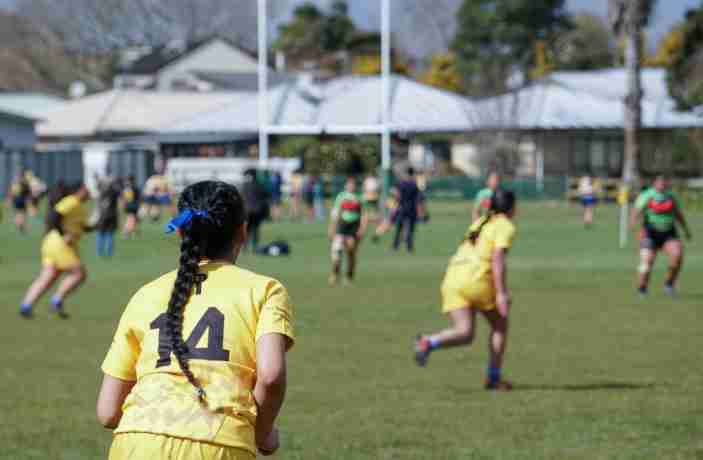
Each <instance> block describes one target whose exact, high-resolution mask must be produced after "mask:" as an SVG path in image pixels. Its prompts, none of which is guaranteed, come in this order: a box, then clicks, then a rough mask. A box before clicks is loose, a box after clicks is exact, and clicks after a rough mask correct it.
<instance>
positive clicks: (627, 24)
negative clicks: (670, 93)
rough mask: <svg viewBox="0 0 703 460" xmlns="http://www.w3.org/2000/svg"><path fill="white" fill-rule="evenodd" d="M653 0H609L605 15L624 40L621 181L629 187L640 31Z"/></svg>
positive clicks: (637, 114)
mask: <svg viewBox="0 0 703 460" xmlns="http://www.w3.org/2000/svg"><path fill="white" fill-rule="evenodd" d="M655 3H656V0H609V3H608V16H609V18H608V19H609V20H610V24H611V25H612V27H613V31H614V32H615V34H616V35H617V36H621V37H624V38H625V43H626V45H625V67H626V69H627V81H628V92H627V96H626V98H625V161H624V162H623V172H622V179H623V182H624V185H625V186H626V187H628V188H631V187H632V186H633V185H634V184H635V183H636V182H637V181H638V179H639V157H640V144H639V130H640V127H641V125H642V81H641V78H640V71H641V62H642V29H643V28H644V27H645V26H646V25H647V22H648V21H649V17H650V16H651V13H652V10H653V8H654V4H655Z"/></svg>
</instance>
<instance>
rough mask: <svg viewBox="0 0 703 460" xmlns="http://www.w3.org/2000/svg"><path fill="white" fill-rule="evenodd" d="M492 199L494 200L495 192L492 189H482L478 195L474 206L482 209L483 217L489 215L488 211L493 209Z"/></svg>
mask: <svg viewBox="0 0 703 460" xmlns="http://www.w3.org/2000/svg"><path fill="white" fill-rule="evenodd" d="M491 198H493V190H491V189H490V188H484V189H481V190H479V192H478V193H477V194H476V199H475V200H474V206H476V207H477V208H478V209H480V212H481V215H482V216H484V215H486V214H488V211H489V210H490V209H491Z"/></svg>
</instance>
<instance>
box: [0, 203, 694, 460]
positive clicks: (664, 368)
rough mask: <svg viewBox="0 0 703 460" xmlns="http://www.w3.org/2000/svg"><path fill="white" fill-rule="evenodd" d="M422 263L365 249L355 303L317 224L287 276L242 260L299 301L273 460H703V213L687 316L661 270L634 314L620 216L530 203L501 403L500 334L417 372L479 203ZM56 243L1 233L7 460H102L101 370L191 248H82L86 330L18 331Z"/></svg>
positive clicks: (0, 448) (165, 241) (290, 231)
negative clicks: (336, 284)
mask: <svg viewBox="0 0 703 460" xmlns="http://www.w3.org/2000/svg"><path fill="white" fill-rule="evenodd" d="M431 212H432V221H431V222H430V223H429V224H427V225H423V226H421V227H420V229H419V236H418V244H417V247H418V250H417V254H416V255H414V256H409V255H406V254H404V253H401V254H398V255H394V254H393V253H392V252H391V251H390V250H389V249H388V245H389V239H388V237H386V239H385V240H384V242H383V245H382V246H374V245H372V244H371V243H370V241H369V240H367V241H366V242H365V243H364V247H363V250H362V255H361V259H360V265H359V266H360V269H359V270H360V271H359V277H358V280H357V282H356V284H355V285H354V286H353V287H349V288H344V289H338V290H335V289H331V288H328V287H326V284H325V282H326V275H327V270H328V260H327V257H328V246H327V242H326V228H325V227H323V226H322V225H303V224H291V223H286V224H280V225H275V226H273V225H268V226H265V227H264V238H263V239H264V240H272V239H277V238H280V237H285V238H286V239H287V240H289V241H290V242H291V245H292V248H293V255H292V257H290V258H255V257H252V256H248V255H246V256H244V257H242V259H241V261H240V264H241V265H242V266H245V267H246V268H250V269H252V270H255V271H259V272H262V273H265V274H269V275H272V276H275V277H277V278H279V279H280V280H281V281H282V282H283V283H284V284H285V285H286V286H287V287H288V288H289V290H290V292H291V295H292V298H293V301H294V304H295V306H296V313H297V332H298V336H299V341H298V344H297V346H296V347H295V348H294V350H293V351H292V352H291V354H290V360H289V368H290V371H289V390H288V399H287V402H286V405H285V407H284V410H283V416H282V418H281V419H280V428H281V431H282V448H281V451H280V454H278V455H277V456H276V457H274V458H280V459H290V460H298V459H300V460H315V459H320V460H322V459H325V460H331V459H345V460H346V459H399V460H401V459H402V460H406V459H418V460H428V459H433V460H449V459H452V460H453V459H554V460H556V459H560V460H561V459H584V460H586V459H588V460H596V459H703V361H702V360H701V358H702V357H703V351H702V350H703V332H702V327H703V281H702V280H703V251H702V250H701V247H703V246H702V244H703V243H702V242H701V240H703V231H702V230H701V229H703V214H700V213H698V214H691V215H689V220H690V223H691V228H692V229H693V232H694V237H696V238H697V239H698V241H695V240H694V241H693V242H691V243H686V249H687V256H686V257H687V259H686V262H685V267H684V271H683V275H682V280H681V281H682V282H681V289H680V297H679V299H678V300H676V301H673V300H671V299H669V298H668V297H666V296H665V295H664V293H663V289H662V285H663V277H664V271H665V267H666V265H665V262H664V259H663V258H661V259H660V260H658V261H657V269H656V272H655V274H654V276H653V282H652V286H651V294H650V295H649V297H648V298H647V299H644V300H642V299H639V298H638V297H637V296H636V295H635V289H634V279H633V277H634V270H635V267H636V264H637V249H636V245H635V244H634V243H632V242H631V244H630V248H629V249H627V250H623V251H620V250H618V249H617V227H616V215H617V211H616V209H615V208H614V207H610V208H599V209H597V211H596V227H595V229H594V230H592V231H585V230H583V228H582V226H581V223H580V214H579V212H580V210H579V209H578V208H575V207H574V208H571V207H567V206H565V205H553V206H552V205H547V204H531V205H526V206H524V207H522V208H520V209H519V215H518V220H517V224H518V237H517V240H516V242H515V248H514V251H513V252H512V253H511V255H510V258H509V266H510V272H509V284H510V285H511V287H512V289H513V299H514V306H513V311H512V315H513V316H512V323H511V328H512V329H511V337H510V344H509V349H508V354H507V363H506V371H505V372H506V376H507V377H508V378H509V379H511V380H513V381H514V383H515V384H516V386H517V389H516V391H514V392H512V393H509V394H506V393H502V394H496V393H489V392H485V391H484V390H483V389H482V381H483V371H484V368H485V361H486V355H487V351H486V326H485V324H484V323H483V322H481V323H479V334H478V336H477V338H476V342H475V343H474V346H473V347H472V348H470V349H458V350H452V351H446V352H442V353H438V354H435V355H433V356H432V357H431V358H430V363H429V367H428V368H427V369H418V368H416V367H415V365H414V363H413V362H412V359H411V344H412V339H413V338H414V336H415V335H416V333H417V332H419V331H431V330H435V329H438V328H439V327H442V326H443V325H444V324H445V320H444V318H443V317H442V316H441V315H440V313H439V306H438V305H439V283H440V280H441V278H442V275H443V271H444V269H445V267H446V262H447V259H448V257H449V256H450V255H451V253H452V252H453V251H454V250H455V248H456V244H457V242H458V240H459V238H460V237H461V235H462V234H463V231H464V228H465V226H466V224H467V216H468V205H467V204H465V203H454V204H447V203H441V204H439V203H435V204H434V205H432V206H431ZM40 234H41V228H40V225H39V224H38V223H36V222H35V223H34V226H33V228H32V232H31V235H30V236H29V237H21V236H19V235H17V234H16V233H15V231H14V229H13V227H12V225H11V215H10V213H9V212H5V219H4V221H3V222H2V223H1V224H0V240H1V241H2V249H1V250H0V283H1V284H2V289H1V290H0V304H1V305H2V306H3V308H2V309H0V349H1V350H2V351H1V352H0V356H1V357H2V358H0V375H1V376H2V378H0V394H2V397H0V413H1V414H2V415H1V416H0V459H13V460H15V459H17V460H24V459H52V460H53V459H57V460H58V459H61V460H78V459H100V458H106V452H107V448H108V446H109V442H110V433H109V432H107V431H105V430H103V429H102V428H101V427H99V425H98V423H97V421H96V419H95V415H94V404H95V399H96V394H97V388H98V384H99V381H100V378H101V374H100V371H99V366H100V363H101V361H102V358H103V357H104V354H105V352H106V350H107V347H108V345H109V343H110V341H111V337H112V334H113V331H114V328H115V327H116V325H117V320H118V318H119V315H120V314H121V311H122V308H123V307H124V305H125V303H126V302H127V300H128V298H129V297H130V296H131V294H132V293H133V292H134V291H135V290H136V289H137V288H139V287H140V286H141V285H142V284H144V283H145V282H147V281H149V280H151V279H153V278H155V277H156V276H158V275H159V274H161V273H163V272H165V271H168V270H170V269H173V268H175V264H176V263H177V251H178V246H177V242H176V238H175V237H172V236H167V235H164V234H163V231H162V228H161V227H160V226H156V225H147V226H146V227H145V228H144V234H143V235H142V238H141V239H140V240H134V241H124V240H122V239H119V240H118V241H117V255H116V256H115V258H114V259H113V260H111V261H104V260H98V259H97V257H96V256H95V255H94V248H93V244H94V237H93V236H90V235H89V236H87V237H86V238H85V239H84V241H83V254H84V258H85V261H86V264H87V266H88V269H89V280H88V283H87V285H86V286H84V287H83V288H82V290H80V292H79V293H78V295H76V296H75V297H72V298H71V299H70V300H69V302H68V303H67V305H66V307H67V310H68V311H69V312H70V313H71V314H72V315H73V316H72V319H71V320H69V321H67V322H62V321H60V320H58V319H55V318H51V317H49V316H48V314H47V305H48V300H47V299H46V298H45V299H43V301H42V302H40V303H39V304H38V305H37V309H36V313H37V318H36V319H35V320H33V321H31V322H28V321H24V320H21V319H20V318H19V316H18V314H17V309H18V306H19V301H20V299H21V296H22V294H23V292H24V290H25V289H26V287H27V286H28V284H29V282H30V281H31V279H32V277H33V276H34V275H35V274H36V272H37V270H38V264H39V262H38V246H39V238H40Z"/></svg>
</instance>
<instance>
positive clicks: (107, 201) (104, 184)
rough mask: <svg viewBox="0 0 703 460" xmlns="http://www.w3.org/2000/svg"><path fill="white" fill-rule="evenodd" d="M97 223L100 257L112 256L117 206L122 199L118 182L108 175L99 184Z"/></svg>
mask: <svg viewBox="0 0 703 460" xmlns="http://www.w3.org/2000/svg"><path fill="white" fill-rule="evenodd" d="M98 187H99V188H98V193H99V196H98V202H97V212H98V220H97V223H96V230H97V237H96V239H95V246H96V250H97V253H98V256H100V257H112V253H113V250H114V245H115V232H116V231H117V223H118V222H117V221H118V215H117V207H118V203H119V199H120V189H119V187H118V184H117V182H116V181H115V180H114V179H112V178H110V177H106V178H105V179H104V180H102V181H101V182H100V184H99V186H98Z"/></svg>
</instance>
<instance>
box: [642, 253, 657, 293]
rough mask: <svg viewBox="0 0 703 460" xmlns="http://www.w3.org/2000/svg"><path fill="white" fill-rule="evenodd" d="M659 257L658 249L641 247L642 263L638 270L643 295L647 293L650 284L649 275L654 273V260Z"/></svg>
mask: <svg viewBox="0 0 703 460" xmlns="http://www.w3.org/2000/svg"><path fill="white" fill-rule="evenodd" d="M656 258H657V251H655V250H653V249H646V248H643V249H640V265H639V268H638V270H637V281H638V289H639V292H640V294H641V295H644V294H646V293H647V287H648V286H649V276H650V275H651V273H652V267H653V266H654V261H655V260H656Z"/></svg>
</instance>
